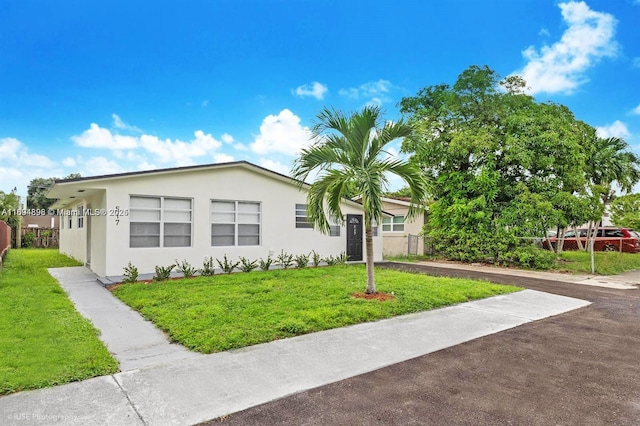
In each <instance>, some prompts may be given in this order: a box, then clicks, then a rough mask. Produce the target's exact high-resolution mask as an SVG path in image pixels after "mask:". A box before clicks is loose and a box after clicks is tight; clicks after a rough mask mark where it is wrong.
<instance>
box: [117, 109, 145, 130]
mask: <svg viewBox="0 0 640 426" xmlns="http://www.w3.org/2000/svg"><path fill="white" fill-rule="evenodd" d="M111 118H112V119H113V127H114V128H116V129H118V130H126V131H130V132H136V133H142V130H140V129H139V128H137V127H136V126H132V125H130V124H128V123H125V122H124V121H123V120H122V119H121V118H120V116H119V115H118V114H115V113H114V114H111Z"/></svg>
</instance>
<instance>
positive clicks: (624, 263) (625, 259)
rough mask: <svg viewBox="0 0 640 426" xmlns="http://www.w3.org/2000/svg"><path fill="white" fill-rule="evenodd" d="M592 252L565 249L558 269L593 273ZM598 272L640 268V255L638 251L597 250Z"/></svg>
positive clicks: (604, 272)
mask: <svg viewBox="0 0 640 426" xmlns="http://www.w3.org/2000/svg"><path fill="white" fill-rule="evenodd" d="M590 256H591V253H587V252H585V251H564V252H562V253H561V254H560V260H559V261H558V263H557V266H556V269H558V270H560V271H568V272H575V273H580V274H590V273H591V257H590ZM594 258H595V262H594V263H595V266H596V274H600V275H617V274H621V273H623V272H627V271H635V270H638V269H640V256H638V254H637V253H618V252H613V253H612V252H595V253H594Z"/></svg>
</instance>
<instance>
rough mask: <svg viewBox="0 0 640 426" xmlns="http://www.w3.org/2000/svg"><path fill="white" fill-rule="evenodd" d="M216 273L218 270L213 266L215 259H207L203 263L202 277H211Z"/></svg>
mask: <svg viewBox="0 0 640 426" xmlns="http://www.w3.org/2000/svg"><path fill="white" fill-rule="evenodd" d="M215 273H216V269H215V266H213V257H211V256H209V257H208V258H207V257H205V258H204V262H202V269H200V275H202V276H203V277H210V276H212V275H214V274H215Z"/></svg>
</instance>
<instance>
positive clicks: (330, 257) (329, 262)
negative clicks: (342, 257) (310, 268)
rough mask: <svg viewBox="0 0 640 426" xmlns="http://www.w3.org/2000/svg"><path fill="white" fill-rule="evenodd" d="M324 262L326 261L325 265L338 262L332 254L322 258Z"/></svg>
mask: <svg viewBox="0 0 640 426" xmlns="http://www.w3.org/2000/svg"><path fill="white" fill-rule="evenodd" d="M324 263H326V264H327V266H334V265H337V264H338V259H336V258H335V257H333V255H332V254H330V255H329V256H327V257H325V258H324Z"/></svg>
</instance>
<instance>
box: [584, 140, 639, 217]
mask: <svg viewBox="0 0 640 426" xmlns="http://www.w3.org/2000/svg"><path fill="white" fill-rule="evenodd" d="M639 167H640V158H639V157H638V156H637V155H636V154H634V153H633V152H631V151H630V150H629V145H628V144H627V142H625V141H624V139H621V138H616V137H612V138H596V139H595V141H594V143H593V145H592V149H591V152H590V155H589V156H588V157H587V163H586V170H585V174H586V176H587V178H588V179H589V180H590V181H591V183H592V184H593V185H595V186H598V187H599V188H600V189H601V190H602V202H603V203H604V204H605V205H606V204H607V203H608V202H609V201H610V200H611V198H612V195H613V191H612V189H611V185H612V184H613V183H614V182H615V183H617V184H618V186H619V187H620V189H621V190H622V191H624V192H629V191H631V190H632V189H633V186H634V185H635V184H636V183H638V182H640V169H639Z"/></svg>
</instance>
